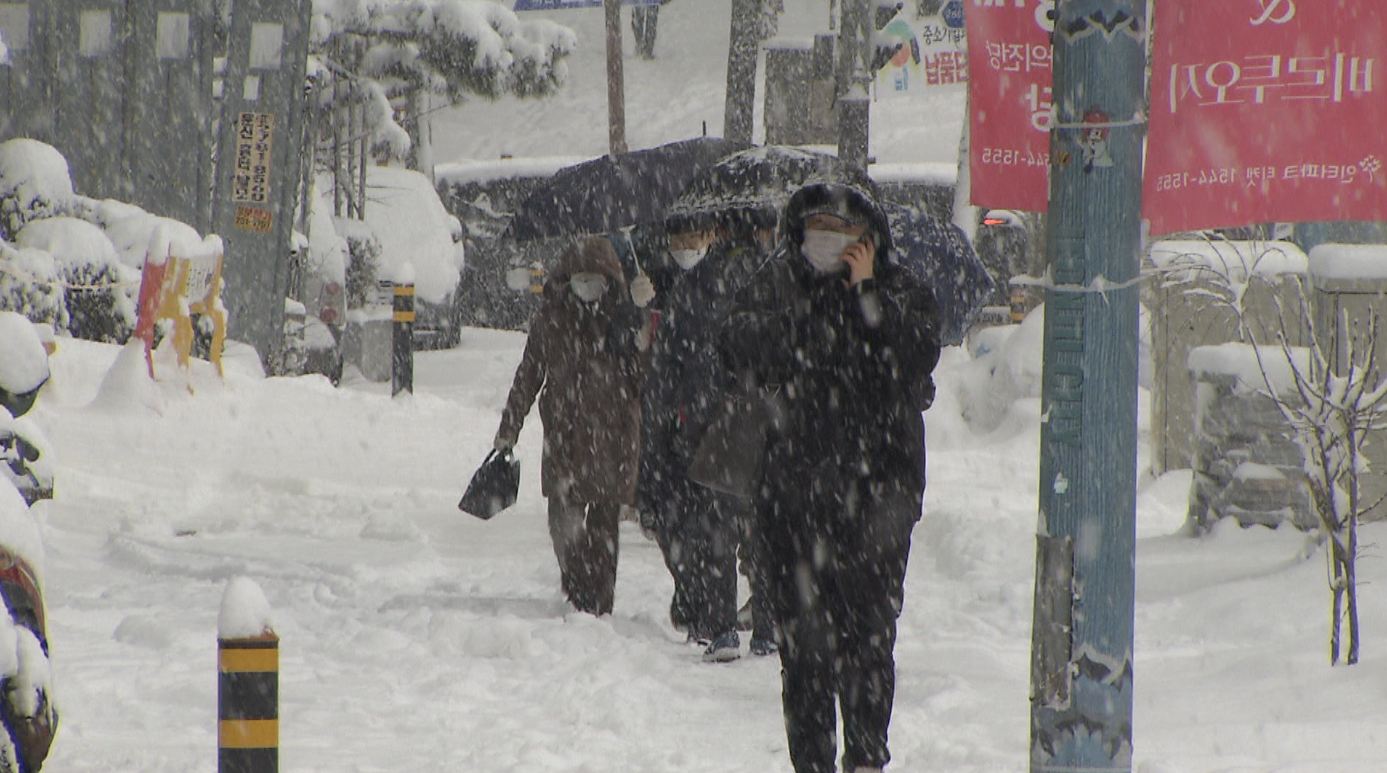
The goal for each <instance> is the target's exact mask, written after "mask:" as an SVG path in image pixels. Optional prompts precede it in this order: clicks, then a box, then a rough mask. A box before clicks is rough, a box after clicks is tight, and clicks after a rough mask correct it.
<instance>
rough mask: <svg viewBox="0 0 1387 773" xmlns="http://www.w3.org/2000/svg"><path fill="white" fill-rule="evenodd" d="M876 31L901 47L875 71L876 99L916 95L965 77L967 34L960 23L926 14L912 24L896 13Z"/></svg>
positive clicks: (952, 83) (962, 79)
mask: <svg viewBox="0 0 1387 773" xmlns="http://www.w3.org/2000/svg"><path fill="white" fill-rule="evenodd" d="M959 12H960V13H962V10H960V11H959ZM880 34H881V35H882V36H884V37H885V38H886V39H887V40H890V41H891V42H892V43H900V44H901V47H900V49H899V50H898V51H896V55H895V56H893V57H891V59H890V61H888V62H887V63H886V66H884V67H882V68H881V70H880V71H879V72H878V73H877V86H876V95H877V98H878V99H881V98H889V97H899V96H909V95H918V94H921V93H922V92H924V91H925V90H927V89H930V90H932V89H936V88H939V87H941V86H953V85H956V84H962V83H966V82H967V81H968V50H967V44H966V40H967V36H966V35H965V34H964V29H963V25H962V24H959V25H958V26H956V27H953V26H950V25H949V24H948V22H946V21H945V20H944V17H943V16H926V17H923V18H921V19H918V20H916V21H915V22H914V23H913V24H912V23H911V22H910V21H908V20H907V19H905V18H902V17H897V18H896V19H894V20H893V21H892V22H891V23H890V24H888V25H886V27H884V28H883V29H882V30H881V33H880Z"/></svg>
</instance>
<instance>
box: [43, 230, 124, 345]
mask: <svg viewBox="0 0 1387 773" xmlns="http://www.w3.org/2000/svg"><path fill="white" fill-rule="evenodd" d="M16 241H17V243H18V244H19V246H21V247H27V248H29V249H34V250H42V251H43V252H46V253H48V254H49V255H52V256H53V260H54V264H55V267H56V274H57V276H58V279H59V281H60V282H61V283H62V284H63V285H64V288H63V289H64V295H65V297H66V306H67V314H68V322H67V325H66V329H67V331H68V332H69V333H70V334H71V335H72V336H73V337H74V338H84V339H87V340H90V341H106V342H110V343H122V342H124V341H125V340H126V339H127V338H129V337H130V333H131V332H132V331H134V329H135V315H136V298H137V295H138V293H139V284H140V272H139V271H138V270H136V269H133V268H131V267H129V266H126V265H124V264H123V263H122V262H121V260H120V257H119V255H118V253H117V252H116V248H115V245H114V244H112V243H111V240H110V239H109V238H107V236H106V234H105V232H103V231H102V230H101V229H100V228H98V227H97V226H95V225H92V224H91V223H88V222H87V221H85V220H78V219H77V218H73V217H51V218H45V219H40V220H31V221H30V222H29V223H28V224H26V225H25V226H24V228H23V229H21V230H20V231H19V233H18V234H17V236H16Z"/></svg>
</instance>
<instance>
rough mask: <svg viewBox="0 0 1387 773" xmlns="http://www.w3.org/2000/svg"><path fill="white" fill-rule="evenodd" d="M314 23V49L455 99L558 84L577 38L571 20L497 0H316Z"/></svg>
mask: <svg viewBox="0 0 1387 773" xmlns="http://www.w3.org/2000/svg"><path fill="white" fill-rule="evenodd" d="M312 29H313V37H312V46H313V51H315V54H318V56H325V57H329V58H331V60H333V61H334V64H337V65H340V67H341V68H344V69H347V71H350V72H351V74H352V75H354V76H358V78H366V79H372V80H377V82H381V83H391V82H395V83H398V85H406V86H411V87H424V89H429V90H431V92H436V93H441V94H445V96H447V97H449V99H451V100H454V101H458V100H460V99H463V96H466V94H480V96H485V97H498V96H502V94H517V96H538V94H545V93H549V92H552V90H553V89H556V87H558V86H559V85H560V83H562V82H563V80H565V78H566V75H567V71H566V67H565V61H563V60H565V57H567V56H569V54H570V53H571V51H573V49H574V47H576V46H577V37H576V36H574V35H573V31H570V29H569V28H566V26H562V25H559V24H555V22H552V21H548V19H528V21H520V18H519V17H516V14H515V12H513V11H510V10H509V8H506V7H503V6H501V4H499V3H494V1H490V0H315V3H313V25H312ZM347 49H351V50H347ZM390 90H391V89H388V87H387V92H390ZM390 96H395V94H390Z"/></svg>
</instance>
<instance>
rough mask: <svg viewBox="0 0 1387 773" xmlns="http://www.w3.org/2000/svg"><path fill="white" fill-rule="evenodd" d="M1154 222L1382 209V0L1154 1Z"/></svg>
mask: <svg viewBox="0 0 1387 773" xmlns="http://www.w3.org/2000/svg"><path fill="white" fill-rule="evenodd" d="M1155 25H1156V30H1155V46H1156V50H1155V54H1154V56H1155V59H1154V64H1153V67H1152V83H1151V115H1150V119H1151V126H1150V134H1149V137H1148V141H1147V153H1146V178H1145V180H1144V182H1143V190H1142V214H1143V216H1144V217H1146V218H1147V219H1148V220H1149V221H1150V225H1151V233H1152V234H1165V233H1171V232H1174V231H1183V230H1190V229H1195V228H1210V227H1231V226H1238V225H1247V224H1251V223H1263V222H1274V221H1289V222H1302V221H1316V220H1381V219H1384V218H1387V169H1383V159H1384V158H1387V134H1384V132H1383V127H1384V126H1387V83H1384V82H1383V69H1382V68H1383V65H1384V62H1387V16H1384V14H1383V13H1382V7H1381V0H1335V1H1334V2H1329V3H1312V2H1309V1H1308V0H1225V1H1224V2H1217V3H1211V2H1207V0H1161V3H1160V4H1159V5H1158V6H1157V7H1156V17H1155Z"/></svg>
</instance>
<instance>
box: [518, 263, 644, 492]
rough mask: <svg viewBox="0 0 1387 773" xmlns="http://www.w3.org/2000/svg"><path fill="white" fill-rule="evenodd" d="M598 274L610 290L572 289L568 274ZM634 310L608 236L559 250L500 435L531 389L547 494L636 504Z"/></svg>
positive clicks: (524, 406)
mask: <svg viewBox="0 0 1387 773" xmlns="http://www.w3.org/2000/svg"><path fill="white" fill-rule="evenodd" d="M582 272H594V273H600V274H603V275H605V276H606V277H607V278H608V280H609V284H608V287H607V293H606V295H604V296H603V297H602V298H601V299H600V300H599V301H597V302H595V303H592V304H588V303H584V302H583V301H581V300H579V299H578V297H577V296H575V295H574V294H573V292H572V290H570V289H569V286H568V279H569V277H570V276H572V275H573V274H577V273H582ZM638 318H639V315H638V313H637V311H636V309H635V307H634V306H633V305H632V304H631V302H630V300H629V297H628V295H627V290H626V281H625V278H624V277H623V276H622V273H621V264H620V263H619V262H618V260H617V255H616V251H615V250H614V249H613V248H612V245H611V242H609V241H608V240H607V239H606V238H604V237H591V238H587V239H584V240H582V241H580V242H578V243H576V244H575V245H574V246H573V247H572V248H570V249H569V250H568V251H567V252H565V253H564V254H563V256H562V257H560V258H559V265H558V269H557V270H556V271H555V272H554V273H553V274H551V275H550V277H549V280H548V281H547V282H546V283H545V288H544V303H543V304H542V305H541V306H540V308H539V310H538V311H537V312H535V316H534V318H533V319H532V320H531V323H530V336H529V339H528V340H527V341H526V342H525V354H524V355H523V357H522V358H521V360H520V367H519V368H517V369H516V371H515V381H514V383H513V384H512V385H511V390H510V396H509V398H508V399H507V400H506V408H505V410H504V412H503V413H502V414H501V428H500V431H499V432H498V436H499V437H501V438H505V439H508V440H510V441H512V442H513V441H514V440H515V438H516V437H517V436H518V435H519V434H520V427H521V425H522V424H523V423H524V421H525V416H526V414H528V413H529V412H530V405H531V404H532V403H533V402H534V400H535V396H536V395H538V396H539V418H540V422H541V423H542V424H543V426H544V456H543V460H542V463H541V467H540V479H541V486H542V489H543V492H544V495H545V496H546V497H553V496H558V495H561V494H564V495H565V498H566V499H568V500H569V501H573V502H603V501H606V502H620V503H622V504H634V503H635V490H636V470H637V467H638V464H637V463H638V460H639V449H640V370H641V359H640V358H641V355H640V353H639V352H638V351H637V349H636V346H635V340H636V330H635V328H636V323H637V322H638Z"/></svg>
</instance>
